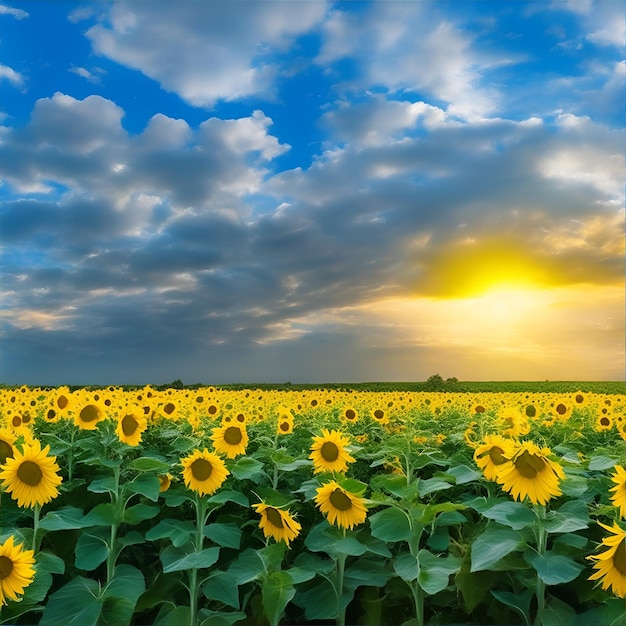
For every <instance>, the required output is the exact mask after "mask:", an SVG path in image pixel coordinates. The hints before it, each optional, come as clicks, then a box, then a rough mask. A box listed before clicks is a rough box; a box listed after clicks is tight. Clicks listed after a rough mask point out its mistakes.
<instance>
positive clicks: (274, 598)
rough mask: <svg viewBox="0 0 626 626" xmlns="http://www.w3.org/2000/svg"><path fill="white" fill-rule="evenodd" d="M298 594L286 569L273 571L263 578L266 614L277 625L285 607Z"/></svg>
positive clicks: (263, 603)
mask: <svg viewBox="0 0 626 626" xmlns="http://www.w3.org/2000/svg"><path fill="white" fill-rule="evenodd" d="M295 594H296V590H295V589H294V586H293V581H292V579H291V576H290V575H289V574H288V573H287V572H284V571H278V572H271V573H270V574H267V575H266V576H263V578H262V587H261V602H262V605H263V611H264V612H265V616H266V617H267V619H268V620H269V622H270V624H271V625H272V626H277V625H278V622H279V621H280V618H281V616H282V614H283V612H284V611H285V607H286V606H287V604H289V602H290V601H291V599H292V598H293V597H294V595H295Z"/></svg>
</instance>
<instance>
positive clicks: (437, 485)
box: [417, 477, 452, 496]
mask: <svg viewBox="0 0 626 626" xmlns="http://www.w3.org/2000/svg"><path fill="white" fill-rule="evenodd" d="M418 483H419V484H418V487H417V488H418V491H419V494H420V496H427V495H428V494H429V493H434V492H435V491H443V490H444V489H450V487H452V484H451V483H449V482H448V481H446V480H443V479H442V478H434V477H433V478H427V479H426V480H423V479H421V478H420V479H419V481H418Z"/></svg>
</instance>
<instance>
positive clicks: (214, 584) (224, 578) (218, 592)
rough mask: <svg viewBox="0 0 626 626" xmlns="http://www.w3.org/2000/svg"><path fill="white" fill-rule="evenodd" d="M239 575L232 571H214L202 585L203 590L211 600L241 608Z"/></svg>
mask: <svg viewBox="0 0 626 626" xmlns="http://www.w3.org/2000/svg"><path fill="white" fill-rule="evenodd" d="M238 584H239V583H238V580H237V576H235V574H233V573H231V572H222V571H220V570H218V571H217V572H213V573H212V574H211V575H210V576H209V577H208V578H207V579H206V581H205V583H204V584H203V585H202V592H203V593H204V595H205V596H206V597H207V598H208V599H209V600H217V601H219V602H223V603H224V604H226V605H228V606H231V607H233V609H238V608H239V587H238Z"/></svg>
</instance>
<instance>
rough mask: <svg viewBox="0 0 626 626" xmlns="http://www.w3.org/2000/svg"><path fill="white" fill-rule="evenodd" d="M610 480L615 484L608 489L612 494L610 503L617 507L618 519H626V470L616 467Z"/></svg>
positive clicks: (619, 466)
mask: <svg viewBox="0 0 626 626" xmlns="http://www.w3.org/2000/svg"><path fill="white" fill-rule="evenodd" d="M611 480H612V481H613V482H614V483H615V487H611V488H610V489H609V491H612V492H613V495H612V496H611V502H612V503H613V504H614V505H615V506H616V507H619V514H620V517H626V470H624V468H623V467H622V466H621V465H616V466H615V473H614V474H613V475H612V476H611Z"/></svg>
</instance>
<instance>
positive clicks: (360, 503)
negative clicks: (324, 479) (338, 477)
mask: <svg viewBox="0 0 626 626" xmlns="http://www.w3.org/2000/svg"><path fill="white" fill-rule="evenodd" d="M315 504H317V506H318V508H319V510H320V511H321V512H322V513H323V514H324V515H325V516H326V517H327V519H328V521H329V523H331V524H333V525H335V526H339V527H340V528H350V529H352V528H354V527H355V526H358V525H359V524H362V523H363V522H364V521H365V518H366V517H367V510H366V508H365V499H364V498H361V497H360V496H358V495H356V494H354V493H352V492H350V491H347V490H346V489H344V488H343V487H341V485H340V484H339V483H338V482H336V481H334V480H332V481H330V482H328V483H325V484H324V485H322V486H321V487H318V488H317V495H316V496H315Z"/></svg>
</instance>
